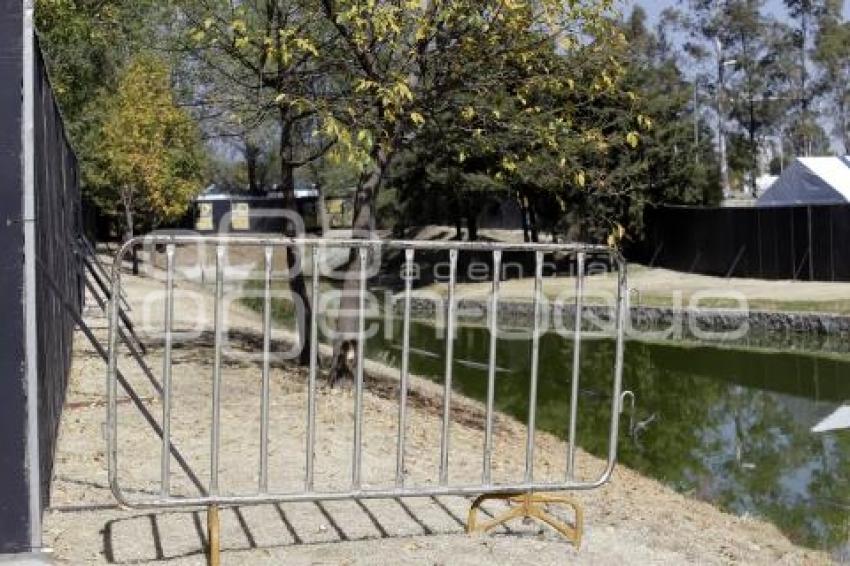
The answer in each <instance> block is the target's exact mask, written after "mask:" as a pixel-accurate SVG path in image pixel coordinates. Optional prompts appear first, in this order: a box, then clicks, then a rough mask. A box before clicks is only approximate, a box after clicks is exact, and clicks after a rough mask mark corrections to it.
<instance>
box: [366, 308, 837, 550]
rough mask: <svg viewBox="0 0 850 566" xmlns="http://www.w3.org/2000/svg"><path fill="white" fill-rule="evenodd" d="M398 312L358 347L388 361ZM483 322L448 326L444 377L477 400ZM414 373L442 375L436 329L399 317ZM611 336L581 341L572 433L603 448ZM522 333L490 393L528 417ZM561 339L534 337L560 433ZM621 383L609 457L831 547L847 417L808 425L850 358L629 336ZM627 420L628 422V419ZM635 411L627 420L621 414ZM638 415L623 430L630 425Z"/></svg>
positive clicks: (567, 352)
mask: <svg viewBox="0 0 850 566" xmlns="http://www.w3.org/2000/svg"><path fill="white" fill-rule="evenodd" d="M400 327H401V324H400V322H398V321H397V322H396V323H395V324H394V329H393V332H391V333H390V334H391V335H392V337H391V338H389V337H388V336H386V335H385V333H384V332H383V331H381V332H378V333H377V335H376V336H375V337H373V338H371V339H370V340H369V341H368V343H367V352H368V354H367V355H368V357H369V358H372V359H376V360H380V361H383V362H385V363H387V364H390V365H393V366H396V367H398V365H399V364H400V358H401V350H400V348H399V344H400V342H401V328H400ZM489 341H490V336H489V331H488V330H487V329H486V328H479V327H469V326H464V327H461V328H459V331H458V336H457V339H456V341H455V364H454V376H455V377H454V383H455V387H456V389H457V390H458V391H460V392H461V393H463V394H464V395H467V396H469V397H473V398H477V399H479V400H484V398H485V395H486V388H487V370H486V364H487V360H488V352H489ZM411 347H412V352H411V358H410V364H411V365H410V369H411V372H412V373H415V374H419V375H422V376H426V377H429V378H431V379H434V380H437V381H441V380H442V379H443V373H444V364H445V362H444V357H443V353H444V350H445V340H444V339H443V338H440V337H438V335H437V333H436V332H435V329H434V327H433V326H431V325H429V324H427V323H423V322H414V323H412V325H411ZM613 349H614V344H613V342H612V341H610V340H601V339H600V340H585V341H583V343H582V352H583V357H582V366H581V382H580V383H581V398H580V404H581V407H582V410H581V411H580V418H579V422H578V429H579V439H578V440H579V445H580V446H582V447H583V448H584V449H586V450H588V451H590V452H592V453H594V454H597V455H599V456H604V454H605V450H606V449H607V434H608V426H609V414H610V413H609V411H610V402H611V401H610V390H611V384H612V373H613V359H614V352H613ZM530 359H531V358H530V343H529V341H516V340H500V342H499V344H498V355H497V366H498V368H499V370H498V372H497V385H496V405H497V408H498V409H499V410H500V411H503V412H505V413H507V414H510V415H513V416H514V417H516V418H517V419H520V420H525V419H526V418H527V414H526V413H527V404H528V385H529V383H528V380H529V373H530V372H529V368H530V367H531V362H530ZM571 360H572V343H571V340H570V339H567V338H564V337H562V336H559V335H556V334H553V333H550V334H546V335H544V336H543V337H542V339H541V356H540V382H539V396H538V398H539V402H538V409H537V423H538V427H539V428H540V429H543V430H546V431H549V432H552V433H554V434H557V435H560V436H565V432H566V431H565V428H566V425H567V422H568V417H567V415H568V414H569V413H568V411H569V397H570V388H571V385H570V380H571ZM623 387H624V389H629V390H631V391H633V392H634V393H635V395H636V398H637V403H636V409H635V412H634V415H633V418H632V419H630V415H629V414H628V413H627V414H624V416H623V419H622V421H621V441H620V445H619V461H620V462H621V463H623V464H625V465H627V466H629V467H631V468H633V469H635V470H638V471H640V472H642V473H644V474H646V475H648V476H651V477H653V478H656V479H658V480H660V481H662V482H664V483H666V484H668V485H670V486H672V487H674V488H675V489H676V490H678V491H680V492H683V493H687V494H690V495H692V496H694V497H697V498H701V499H705V500H708V501H711V502H714V503H716V504H718V505H719V506H721V507H722V508H724V509H726V510H729V511H731V512H734V513H738V514H742V515H743V514H749V515H753V516H758V517H762V518H764V519H766V520H768V521H770V522H772V523H774V524H775V525H777V526H778V527H779V528H780V529H781V530H782V531H783V532H784V533H786V534H787V535H788V536H789V537H790V538H791V539H792V540H794V541H795V542H797V543H799V544H805V545H808V546H811V547H816V548H823V549H828V550H831V551H833V552H837V553H840V554H843V550H842V549H843V547H844V545H845V543H846V541H847V539H848V521H850V431H847V432H843V433H842V432H838V433H830V434H818V435H815V434H812V433H810V432H809V431H810V429H811V427H812V426H814V425H815V424H816V423H817V422H818V421H819V420H820V419H821V418H822V417H824V416H826V415H827V414H829V413H830V412H831V411H832V410H834V409H835V408H836V407H838V406H839V405H841V403H842V402H844V401H845V400H847V399H850V358H838V357H833V358H828V357H820V356H816V355H806V354H802V353H789V352H782V351H779V352H767V351H748V350H732V349H723V348H715V347H707V346H681V345H671V344H651V343H641V342H629V343H628V344H627V348H626V353H625V367H624V374H623ZM630 421H632V422H630ZM633 424H637V426H636V427H634V426H632V425H633ZM634 428H636V429H637V430H636V432H635V433H634V434H632V431H631V430H630V429H634Z"/></svg>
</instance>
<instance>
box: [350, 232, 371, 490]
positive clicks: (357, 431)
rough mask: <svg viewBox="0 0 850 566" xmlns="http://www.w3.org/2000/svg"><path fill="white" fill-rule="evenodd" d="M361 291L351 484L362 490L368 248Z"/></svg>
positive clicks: (362, 255) (364, 251) (364, 254)
mask: <svg viewBox="0 0 850 566" xmlns="http://www.w3.org/2000/svg"><path fill="white" fill-rule="evenodd" d="M358 251H359V255H360V272H359V275H360V289H359V298H358V308H357V383H356V384H355V392H354V459H353V465H352V467H351V483H352V484H353V485H354V487H355V488H356V489H359V488H360V479H361V478H360V469H361V464H362V456H363V453H362V449H363V362H364V360H363V355H364V342H365V340H366V312H365V311H366V275H367V274H366V269H367V266H366V261H367V259H368V256H369V249H368V248H365V247H363V248H360V249H359V250H358Z"/></svg>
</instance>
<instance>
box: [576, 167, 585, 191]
mask: <svg viewBox="0 0 850 566" xmlns="http://www.w3.org/2000/svg"><path fill="white" fill-rule="evenodd" d="M575 181H576V185H578V186H579V187H582V188H584V184H585V183H586V182H587V179H586V178H585V176H584V171H579V172H578V173H576V176H575Z"/></svg>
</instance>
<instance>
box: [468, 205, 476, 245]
mask: <svg viewBox="0 0 850 566" xmlns="http://www.w3.org/2000/svg"><path fill="white" fill-rule="evenodd" d="M466 230H467V231H468V232H469V241H470V242H474V241H476V240H478V215H477V214H475V211H474V210H471V211H469V212H467V214H466Z"/></svg>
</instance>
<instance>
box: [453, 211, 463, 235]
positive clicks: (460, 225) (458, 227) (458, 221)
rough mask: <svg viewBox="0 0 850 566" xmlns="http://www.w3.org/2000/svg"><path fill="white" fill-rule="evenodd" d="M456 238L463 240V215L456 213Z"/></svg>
mask: <svg viewBox="0 0 850 566" xmlns="http://www.w3.org/2000/svg"><path fill="white" fill-rule="evenodd" d="M455 240H457V241H458V242H461V241H463V216H461V215H460V214H455Z"/></svg>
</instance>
